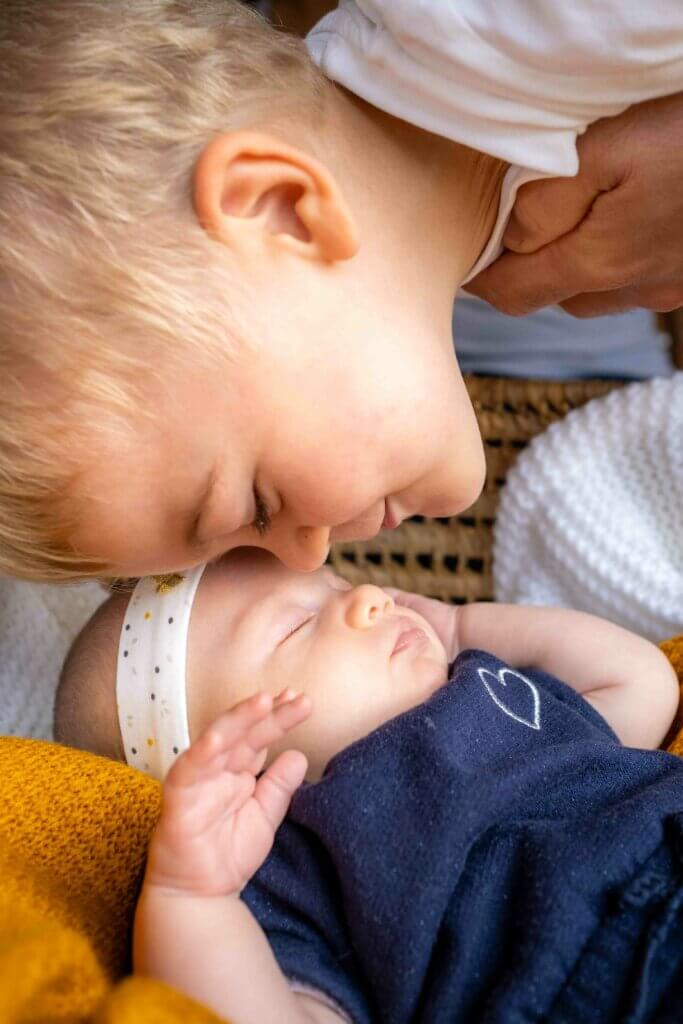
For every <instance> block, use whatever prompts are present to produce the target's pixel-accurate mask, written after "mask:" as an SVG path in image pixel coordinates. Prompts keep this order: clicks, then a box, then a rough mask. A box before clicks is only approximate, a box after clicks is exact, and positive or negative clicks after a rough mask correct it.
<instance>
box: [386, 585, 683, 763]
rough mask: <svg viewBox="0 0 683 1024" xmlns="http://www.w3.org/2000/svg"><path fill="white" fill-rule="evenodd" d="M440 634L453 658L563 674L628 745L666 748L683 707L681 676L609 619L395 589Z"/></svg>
mask: <svg viewBox="0 0 683 1024" xmlns="http://www.w3.org/2000/svg"><path fill="white" fill-rule="evenodd" d="M388 593H390V594H391V595H392V597H393V598H394V600H395V601H396V603H397V604H399V605H405V606H406V607H408V608H412V609H413V610H414V611H416V612H419V613H420V614H421V615H424V617H425V618H426V619H427V621H428V622H430V623H431V625H432V626H433V628H434V629H435V630H436V632H437V633H438V635H439V637H440V639H441V641H442V643H443V644H444V647H445V648H446V653H447V655H448V660H449V662H450V661H452V660H453V659H454V658H455V657H456V656H457V655H458V654H459V652H460V651H464V650H466V649H467V648H472V647H474V648H478V649H479V650H482V651H489V652H490V653H491V654H494V655H495V656H496V657H498V658H500V659H501V660H502V661H506V662H507V663H508V665H512V666H513V668H537V669H542V670H543V671H545V672H550V673H551V675H554V676H557V677H558V679H561V680H562V681H563V682H565V683H567V684H568V685H569V686H571V687H572V688H573V689H575V690H576V691H577V692H578V693H580V694H581V695H582V696H583V697H585V698H586V700H588V701H590V703H591V704H592V705H593V706H594V707H595V708H597V710H598V711H599V712H600V714H601V715H602V716H603V718H605V719H606V720H607V722H609V724H610V725H611V726H612V728H613V729H614V731H615V732H616V734H617V736H618V737H619V739H620V740H621V742H622V743H624V744H625V745H626V746H631V747H658V746H659V744H660V743H661V742H662V740H663V739H664V737H665V735H666V733H667V731H668V729H669V726H670V725H671V723H672V721H673V718H674V715H675V714H676V709H677V708H678V681H677V679H676V676H675V674H674V671H673V669H672V667H671V665H670V663H669V661H668V659H667V658H666V657H665V656H664V655H663V654H662V652H661V651H660V650H659V648H657V647H655V645H654V644H651V643H650V642H649V641H648V640H644V639H643V638H642V637H639V636H636V634H635V633H630V632H628V630H625V629H622V628H621V627H620V626H615V625H614V624H613V623H611V622H607V621H606V620H605V619H599V618H596V617H595V616H594V615H586V614H585V613H584V612H575V611H570V610H569V609H566V608H537V607H526V606H524V605H505V604H469V605H465V606H463V607H460V608H456V607H453V605H448V604H445V603H444V602H443V601H435V600H432V599H431V598H428V597H422V596H421V595H419V594H410V593H407V592H405V591H401V590H394V589H391V588H388Z"/></svg>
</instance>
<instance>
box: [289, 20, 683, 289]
mask: <svg viewBox="0 0 683 1024" xmlns="http://www.w3.org/2000/svg"><path fill="white" fill-rule="evenodd" d="M307 42H308V47H309V51H310V53H311V56H312V58H313V60H314V61H315V62H316V63H317V64H318V65H319V66H320V68H321V69H322V71H323V72H324V73H325V74H326V75H327V76H328V77H329V78H331V79H333V80H334V81H336V82H339V83H340V84H341V85H343V86H345V87H346V88H347V89H349V90H351V92H354V93H355V94H356V95H358V96H361V97H362V98H363V99H365V100H367V101H368V102H369V103H372V104H373V106H376V107H378V108H380V109H381V110H384V111H386V112H387V113H389V114H393V115H394V116H395V117H399V118H401V119H402V120H404V121H408V122H409V123H411V124H415V125H417V126H418V127H420V128H423V129H425V130H426V131H429V132H432V133H434V134H437V135H442V136H444V137H445V138H449V139H452V140H453V141H455V142H460V143H463V144H465V145H467V146H471V147H472V148H473V149H477V150H480V151H481V152H484V153H490V154H491V155H492V156H496V157H499V158H500V159H502V160H505V161H507V162H509V163H510V164H511V167H510V169H509V171H508V172H507V175H506V177H505V180H504V183H503V189H502V194H501V201H500V208H499V213H498V218H497V221H496V225H495V227H494V230H493V233H492V235H491V238H490V239H489V242H488V243H487V245H486V248H485V249H484V252H483V253H482V255H481V256H480V258H479V260H478V261H477V264H476V265H475V266H474V267H473V268H472V270H471V272H470V275H469V277H468V280H469V278H470V277H474V276H475V274H476V273H478V272H479V270H481V269H483V267H485V266H488V264H489V263H492V262H493V260H494V259H495V258H496V256H497V255H498V254H499V252H500V247H501V245H500V243H501V238H502V236H503V232H504V230H505V226H506V224H507V221H508V219H509V216H510V212H511V210H512V207H513V205H514V200H515V196H516V193H517V190H518V189H519V187H520V186H521V185H522V184H524V182H527V181H531V180H533V179H535V178H542V177H546V176H564V175H568V176H571V175H574V174H576V173H577V170H578V155H577V151H576V140H577V137H578V136H579V135H580V134H581V133H582V132H584V131H585V130H586V128H587V127H588V125H590V124H591V123H592V122H593V121H597V120H598V119H599V118H602V117H611V116H614V115H615V114H619V113H621V111H622V110H625V109H626V108H627V107H629V106H631V105H632V104H634V103H638V102H642V101H644V100H647V99H652V98H654V97H657V96H665V95H669V94H672V93H676V92H680V91H683V0H341V2H340V5H339V7H338V8H337V9H336V10H335V11H332V12H331V13H330V14H328V15H327V16H326V17H325V18H323V19H322V21H321V22H320V23H319V24H318V25H316V27H315V28H314V29H313V30H312V32H311V33H310V34H309V36H308V40H307Z"/></svg>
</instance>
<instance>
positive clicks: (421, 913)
mask: <svg viewBox="0 0 683 1024" xmlns="http://www.w3.org/2000/svg"><path fill="white" fill-rule="evenodd" d="M642 685H643V686H644V687H646V686H647V679H643V681H642ZM682 880H683V760H682V759H679V758H676V757H673V756H672V755H669V754H665V753H661V752H659V751H639V750H631V749H627V748H625V747H622V746H621V745H620V743H619V741H618V739H617V738H616V736H615V734H614V733H613V732H612V730H611V729H610V728H609V726H608V725H607V724H606V722H605V721H604V720H603V719H602V717H601V716H600V715H599V714H598V713H597V712H596V711H595V710H594V709H593V708H592V707H591V706H590V705H589V704H588V703H587V702H586V701H585V700H583V699H582V698H581V697H579V696H578V695H577V694H576V693H575V692H574V691H573V690H572V689H570V688H569V687H568V686H565V685H564V683H561V682H559V681H558V680H557V679H554V678H553V677H552V676H549V675H547V674H545V673H543V672H537V671H521V672H520V671H516V670H513V669H511V668H509V667H507V666H506V665H504V664H503V663H502V662H500V661H498V660H497V659H496V658H493V657H491V656H490V655H488V654H484V653H482V652H480V651H466V652H464V653H463V654H461V655H460V656H459V657H458V659H457V660H456V662H455V663H454V665H453V668H452V673H451V679H450V681H449V683H448V684H447V685H446V686H444V687H443V688H442V689H441V690H439V691H438V692H437V693H436V694H434V696H433V697H432V698H431V699H430V700H429V701H427V702H426V703H424V704H421V705H420V706H419V707H416V708H414V709H413V710H412V711H409V712H407V713H405V714H403V715H401V716H399V717H398V718H395V719H392V720H391V721H390V722H388V723H387V724H386V725H383V726H382V727H381V728H379V729H377V730H376V731H375V732H373V733H371V734H370V735H369V736H367V737H366V738H365V739H363V740H360V741H359V742H358V743H355V744H354V745H352V746H351V747H348V748H347V749H346V750H344V751H343V752H342V753H341V754H339V755H338V756H337V757H336V758H335V759H334V760H333V761H332V762H331V764H330V765H329V767H328V770H327V771H326V773H325V776H324V777H323V779H322V780H321V781H320V782H318V783H316V784H314V785H307V786H304V787H302V788H301V790H299V792H298V793H297V794H296V795H295V797H294V800H293V801H292V805H291V808H290V813H289V814H288V817H287V819H286V821H285V822H284V824H283V825H282V827H281V828H280V830H279V831H278V834H277V837H276V842H275V846H274V848H273V851H272V853H271V855H270V857H269V858H268V860H267V861H266V862H265V864H264V865H263V867H262V869H261V870H260V871H259V872H258V874H257V875H256V877H255V878H254V880H253V881H252V883H251V884H250V885H249V886H248V887H247V889H246V890H245V892H244V899H245V900H246V902H247V903H248V905H249V906H250V907H251V909H252V911H253V913H254V914H255V916H256V917H257V919H258V920H259V921H260V923H261V925H262V927H263V928H264V930H265V932H266V934H267V936H268V940H269V942H270V944H271V946H272V948H273V950H274V953H275V956H276V958H277V960H278V962H279V963H280V966H281V968H282V970H283V971H284V973H285V974H286V975H287V976H288V977H289V978H291V979H295V980H296V981H297V982H298V983H301V984H303V985H305V986H307V987H310V988H312V989H316V990H318V991H319V992H321V993H325V994H326V995H327V996H328V997H330V999H332V1000H334V1002H335V1003H337V1004H338V1006H339V1007H340V1008H342V1009H343V1010H344V1011H345V1012H346V1013H347V1014H348V1015H349V1017H350V1018H351V1019H352V1020H353V1021H354V1022H357V1024H366V1022H368V1024H369V1022H371V1021H382V1022H387V1024H404V1022H405V1024H408V1022H411V1024H412V1022H422V1024H440V1022H449V1024H459V1022H462V1024H480V1022H481V1024H521V1022H524V1024H527V1022H531V1021H551V1022H553V1024H554V1022H558V1024H565V1022H566V1024H570V1022H571V1024H593V1022H600V1024H602V1022H619V1024H624V1022H641V1021H656V1022H658V1024H664V1022H672V1024H673V1022H674V1021H677V1022H680V1021H683V886H682V885H681V882H682Z"/></svg>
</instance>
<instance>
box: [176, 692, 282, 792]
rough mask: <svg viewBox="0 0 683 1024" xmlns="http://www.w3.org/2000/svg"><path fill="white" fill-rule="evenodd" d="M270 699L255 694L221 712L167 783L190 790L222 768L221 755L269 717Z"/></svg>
mask: <svg viewBox="0 0 683 1024" xmlns="http://www.w3.org/2000/svg"><path fill="white" fill-rule="evenodd" d="M272 708H273V698H272V697H271V696H270V694H267V693H257V694H255V695H254V696H253V697H249V698H247V700H243V701H241V702H240V703H239V704H236V705H235V707H234V708H231V709H230V710H229V711H226V712H224V714H222V715H221V716H220V718H217V719H216V721H215V722H213V723H212V725H210V726H209V728H208V729H206V731H205V732H204V733H202V735H201V736H200V737H199V739H198V740H197V741H196V742H195V743H193V744H192V746H191V747H189V748H188V750H186V751H185V752H184V753H183V754H181V756H180V757H179V758H178V760H177V761H176V762H175V764H174V765H173V767H172V768H171V770H170V772H169V774H168V777H167V781H168V782H170V783H171V784H172V785H177V786H192V785H194V784H195V783H196V782H199V781H200V780H201V779H203V778H206V777H207V776H210V775H213V774H215V773H216V772H217V771H220V770H221V769H222V767H223V761H224V759H225V755H226V754H227V753H228V752H229V751H230V750H231V749H232V748H234V747H235V748H236V747H237V746H238V744H240V743H241V742H242V741H243V740H244V738H245V736H246V735H247V734H248V732H249V730H250V729H251V727H252V726H253V725H255V724H256V723H257V722H259V721H261V719H263V718H265V717H266V716H267V715H269V714H270V713H271V710H272Z"/></svg>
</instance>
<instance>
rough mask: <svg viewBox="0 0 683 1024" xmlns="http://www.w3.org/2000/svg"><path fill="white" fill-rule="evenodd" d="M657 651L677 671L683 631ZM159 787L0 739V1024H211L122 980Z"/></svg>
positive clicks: (673, 740)
mask: <svg viewBox="0 0 683 1024" xmlns="http://www.w3.org/2000/svg"><path fill="white" fill-rule="evenodd" d="M662 648H663V649H664V651H665V653H666V654H667V655H668V656H669V658H670V660H671V662H672V664H673V666H674V668H675V669H676V671H677V672H678V673H679V679H683V637H678V638H676V640H674V641H669V642H668V643H667V644H663V645H662ZM681 708H682V709H683V703H682V705H681ZM682 726H683V715H681V716H680V717H679V719H678V720H677V721H676V723H675V724H674V728H673V729H672V732H671V733H670V735H669V736H668V737H667V744H666V745H667V746H668V749H670V750H672V751H673V752H674V753H677V754H683V733H681V727H682ZM159 794H160V787H159V786H158V784H157V783H155V782H152V781H151V780H150V779H148V778H146V777H145V776H144V775H142V774H141V773H140V772H137V771H134V770H133V769H131V768H128V767H126V766H125V765H120V764H115V763H114V762H112V761H106V760H104V759H103V758H99V757H94V756H92V755H91V754H85V753H82V752H81V751H76V750H68V749H66V748H65V747H60V746H57V745H56V744H52V743H45V742H42V741H38V740H21V739H14V738H11V737H3V738H0V1022H2V1024H53V1022H54V1024H57V1022H59V1024H66V1022H69V1024H72V1022H79V1024H80V1022H97V1024H162V1022H163V1024H175V1022H178V1024H180V1022H182V1024H216V1021H217V1019H218V1018H216V1017H215V1016H214V1015H213V1014H211V1013H210V1012H209V1011H208V1010H206V1009H204V1008H203V1007H201V1006H199V1005H198V1004H197V1003H195V1002H193V1001H192V1000H190V999H187V998H186V997H184V996H182V995H180V994H179V993H177V992H174V991H173V990H172V989H170V988H168V987H166V986H165V985H162V984H159V983H157V982H153V981H150V980H148V979H145V978H131V977H126V975H127V974H128V973H129V970H130V959H129V958H130V930H131V924H132V919H133V909H134V906H135V901H136V898H137V894H138V890H139V887H140V883H141V881H142V873H143V868H144V861H145V851H146V848H147V844H148V841H149V837H150V834H151V831H152V829H153V827H154V823H155V821H156V818H157V815H158V813H159Z"/></svg>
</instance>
